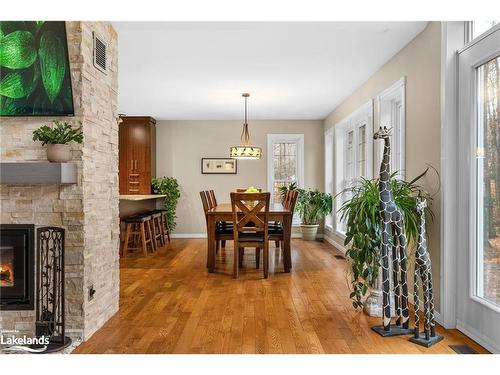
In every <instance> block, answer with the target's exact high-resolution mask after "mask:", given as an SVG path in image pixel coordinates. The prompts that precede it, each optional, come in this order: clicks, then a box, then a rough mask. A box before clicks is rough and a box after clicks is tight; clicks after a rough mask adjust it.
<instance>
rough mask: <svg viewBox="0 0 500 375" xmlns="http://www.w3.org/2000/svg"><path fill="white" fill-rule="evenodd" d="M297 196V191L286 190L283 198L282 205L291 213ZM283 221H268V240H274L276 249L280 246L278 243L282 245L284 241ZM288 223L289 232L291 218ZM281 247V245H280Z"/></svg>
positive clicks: (290, 229)
mask: <svg viewBox="0 0 500 375" xmlns="http://www.w3.org/2000/svg"><path fill="white" fill-rule="evenodd" d="M298 196H299V192H298V191H288V192H286V197H285V198H284V199H283V207H285V208H286V209H288V210H290V211H291V212H292V215H293V211H294V210H295V204H296V203H297V198H298ZM283 225H284V224H283V223H279V222H278V223H276V222H274V223H269V240H270V241H275V242H276V248H277V249H278V248H279V247H280V246H279V244H281V245H283V241H284V232H285V231H284V228H283ZM288 225H290V228H288V229H289V233H291V231H292V228H291V226H292V220H290V223H289V224H288ZM281 248H282V249H283V246H281Z"/></svg>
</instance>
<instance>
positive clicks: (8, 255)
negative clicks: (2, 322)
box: [0, 224, 35, 310]
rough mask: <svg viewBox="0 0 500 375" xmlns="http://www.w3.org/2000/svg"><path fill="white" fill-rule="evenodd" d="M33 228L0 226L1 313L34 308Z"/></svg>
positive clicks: (18, 225) (30, 225)
mask: <svg viewBox="0 0 500 375" xmlns="http://www.w3.org/2000/svg"><path fill="white" fill-rule="evenodd" d="M34 233H35V226H34V225H32V224H0V310H33V308H34V289H35V288H34V279H35V267H34V266H35V263H34Z"/></svg>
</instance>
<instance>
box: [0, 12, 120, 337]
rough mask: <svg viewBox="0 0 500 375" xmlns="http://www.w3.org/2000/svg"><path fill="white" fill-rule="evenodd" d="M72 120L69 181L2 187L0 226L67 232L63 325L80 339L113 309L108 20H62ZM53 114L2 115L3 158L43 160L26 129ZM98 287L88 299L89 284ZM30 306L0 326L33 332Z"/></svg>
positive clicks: (113, 83)
mask: <svg viewBox="0 0 500 375" xmlns="http://www.w3.org/2000/svg"><path fill="white" fill-rule="evenodd" d="M66 31H67V36H68V53H69V58H70V65H71V77H72V85H73V98H74V104H75V117H73V118H66V117H65V118H60V119H65V120H72V121H80V122H81V123H82V127H83V133H84V143H83V144H82V145H77V144H72V162H73V163H76V164H77V165H78V183H77V184H74V185H55V184H54V185H52V184H50V185H4V184H1V185H0V193H1V195H0V198H1V206H0V209H1V212H0V213H1V223H4V224H8V223H10V224H16V223H19V224H21V223H22V224H35V225H37V226H43V225H54V226H60V227H63V228H65V229H66V253H65V256H66V259H65V264H66V283H65V287H66V330H67V334H68V335H69V336H71V337H72V338H74V339H86V338H88V337H89V336H91V335H92V334H93V333H94V332H95V331H96V330H97V329H98V328H99V327H101V326H102V325H103V324H104V322H106V321H107V320H108V319H109V318H110V317H111V316H112V315H113V314H115V313H116V312H117V311H118V297H119V296H118V292H119V263H118V262H119V219H118V217H119V215H118V124H117V117H118V113H117V89H118V81H117V79H118V72H117V35H116V32H115V31H114V29H113V27H112V26H111V24H110V23H107V22H67V23H66ZM92 32H96V33H97V34H98V35H99V36H100V37H101V38H103V39H105V40H106V42H107V43H108V71H107V74H104V73H102V72H100V71H99V70H97V69H96V68H95V67H94V66H93V60H92V56H93V53H92V50H93V40H92ZM53 119H54V118H53V117H47V118H40V117H36V118H33V117H31V118H30V117H26V118H21V117H18V118H1V119H0V146H1V161H4V162H5V161H9V162H23V161H44V160H46V151H45V148H44V147H42V146H41V145H40V143H39V142H33V141H32V132H33V130H34V129H36V128H37V127H39V126H40V125H42V124H45V123H49V122H50V121H51V120H53ZM90 286H93V287H94V289H95V290H96V293H95V295H94V298H93V299H92V300H91V301H89V300H88V288H89V287H90ZM34 323H35V312H34V311H0V330H18V331H19V334H20V335H22V334H29V335H31V334H33V333H34V328H35V325H34Z"/></svg>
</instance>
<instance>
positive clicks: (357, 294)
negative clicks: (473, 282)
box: [335, 170, 433, 308]
mask: <svg viewBox="0 0 500 375" xmlns="http://www.w3.org/2000/svg"><path fill="white" fill-rule="evenodd" d="M426 173H427V170H426V171H425V172H424V173H422V174H421V175H419V176H417V177H416V178H415V179H413V180H412V181H410V182H406V181H402V180H398V179H396V178H395V175H396V173H394V174H393V175H392V176H391V180H390V184H391V188H392V192H393V195H394V200H395V203H396V206H397V207H398V208H399V209H400V210H401V212H402V214H403V216H404V225H405V232H406V236H407V239H408V242H409V243H411V242H413V243H414V242H415V240H416V238H417V235H418V224H419V214H418V212H417V210H416V205H415V203H416V198H417V197H424V198H426V199H427V200H428V202H431V201H432V197H431V196H430V194H429V193H428V192H427V191H425V190H424V189H423V188H422V187H421V186H420V185H418V184H417V183H416V182H417V181H418V180H419V179H421V178H422V177H423V176H424V175H425V174H426ZM346 196H347V197H348V199H346V200H345V201H344V202H343V203H342V205H341V207H340V209H339V212H340V214H341V215H340V220H341V221H344V222H345V223H346V228H347V229H346V238H345V241H344V246H346V248H347V251H346V256H347V257H348V259H349V261H350V266H351V270H350V271H351V272H350V273H351V287H352V291H351V294H350V296H349V297H350V298H351V299H352V300H353V302H352V303H353V306H354V308H358V307H362V306H363V302H362V299H363V297H364V296H365V294H366V293H367V291H368V289H369V288H370V287H374V286H375V285H376V281H377V277H378V270H379V267H380V243H381V238H380V216H379V188H378V179H371V180H368V179H364V178H362V179H361V181H360V182H359V183H358V184H356V185H355V186H353V187H350V188H348V189H345V190H344V191H342V192H341V193H339V194H338V195H337V196H336V197H335V198H336V199H341V198H345V197H346ZM427 210H428V214H429V216H430V217H431V218H432V217H433V215H432V211H431V210H430V208H428V209H427ZM391 240H392V238H391Z"/></svg>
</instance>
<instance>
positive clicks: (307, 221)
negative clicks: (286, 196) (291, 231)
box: [295, 189, 332, 240]
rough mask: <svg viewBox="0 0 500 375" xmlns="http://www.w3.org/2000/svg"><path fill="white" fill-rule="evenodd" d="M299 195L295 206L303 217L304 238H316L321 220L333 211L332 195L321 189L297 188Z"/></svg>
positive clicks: (302, 229)
mask: <svg viewBox="0 0 500 375" xmlns="http://www.w3.org/2000/svg"><path fill="white" fill-rule="evenodd" d="M297 191H298V192H299V196H298V198H297V204H296V206H295V209H296V211H297V212H298V213H299V215H300V218H301V225H300V227H301V231H302V238H303V239H304V240H315V239H316V235H317V233H318V227H319V223H320V221H321V220H322V219H323V217H324V216H325V215H328V214H330V213H331V212H332V196H331V194H328V193H323V192H321V191H319V190H304V189H297Z"/></svg>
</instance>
